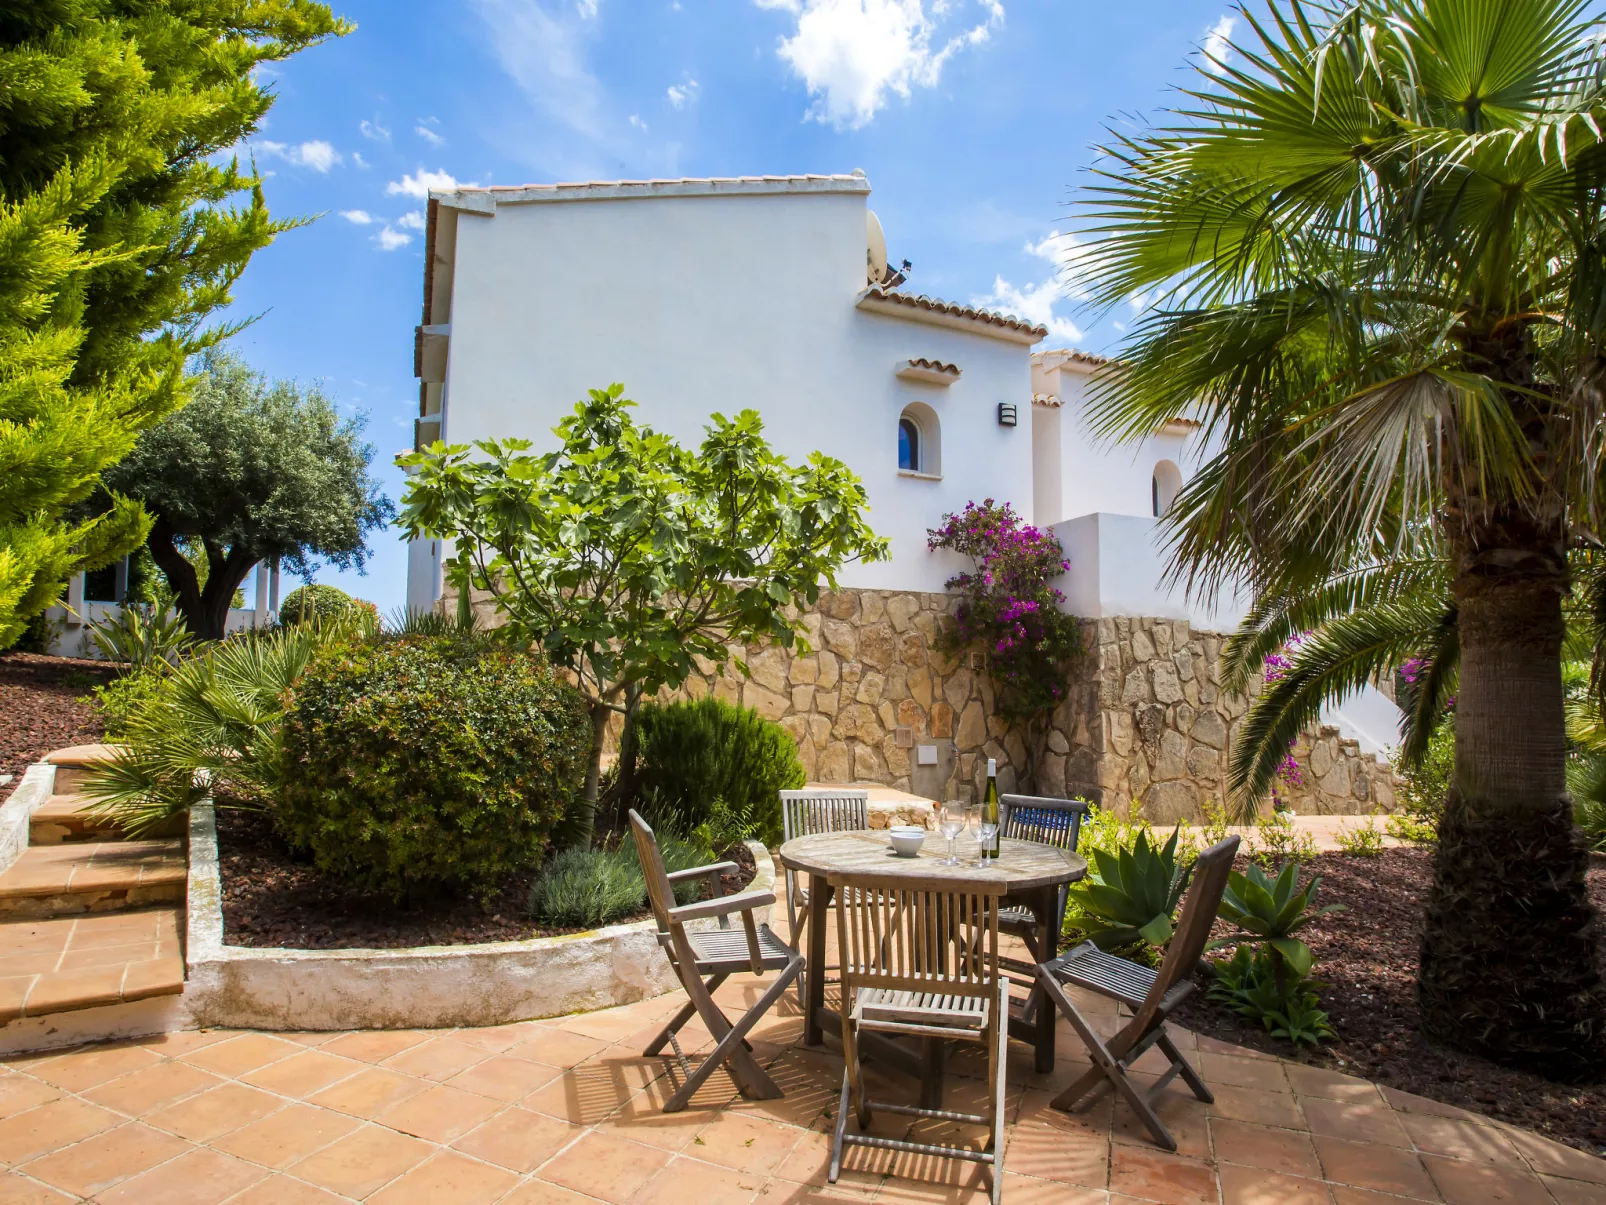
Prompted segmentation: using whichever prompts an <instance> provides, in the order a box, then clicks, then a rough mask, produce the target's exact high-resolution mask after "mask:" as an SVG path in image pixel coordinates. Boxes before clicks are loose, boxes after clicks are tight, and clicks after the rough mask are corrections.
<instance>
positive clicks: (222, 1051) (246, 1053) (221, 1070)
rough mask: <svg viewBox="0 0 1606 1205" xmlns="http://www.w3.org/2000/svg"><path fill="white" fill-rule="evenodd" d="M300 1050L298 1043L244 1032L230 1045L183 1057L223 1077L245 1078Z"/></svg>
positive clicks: (224, 1043)
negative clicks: (249, 1073) (242, 1076)
mask: <svg viewBox="0 0 1606 1205" xmlns="http://www.w3.org/2000/svg"><path fill="white" fill-rule="evenodd" d="M300 1049H301V1047H299V1046H297V1045H296V1044H295V1043H294V1042H286V1041H285V1040H284V1039H283V1038H278V1037H274V1036H273V1035H272V1034H266V1033H243V1034H240V1035H238V1036H237V1037H233V1038H230V1039H229V1040H228V1041H226V1042H216V1043H213V1044H212V1045H210V1046H203V1047H202V1048H201V1049H199V1050H192V1051H190V1052H189V1053H188V1054H186V1055H184V1056H183V1057H184V1061H185V1062H187V1063H193V1064H194V1065H195V1066H197V1067H205V1068H206V1069H207V1070H208V1071H216V1072H217V1073H218V1074H219V1075H230V1076H241V1075H245V1074H246V1073H247V1072H251V1071H255V1070H256V1069H257V1068H258V1067H265V1066H267V1065H268V1064H269V1063H276V1062H278V1061H279V1060H280V1059H283V1058H288V1057H289V1056H290V1055H292V1054H295V1053H297V1052H298V1051H299V1050H300Z"/></svg>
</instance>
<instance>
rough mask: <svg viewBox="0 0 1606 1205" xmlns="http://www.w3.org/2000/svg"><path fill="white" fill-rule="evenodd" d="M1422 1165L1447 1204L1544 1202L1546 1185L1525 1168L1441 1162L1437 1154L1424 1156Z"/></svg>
mask: <svg viewBox="0 0 1606 1205" xmlns="http://www.w3.org/2000/svg"><path fill="white" fill-rule="evenodd" d="M1422 1162H1423V1163H1425V1164H1426V1165H1427V1169H1428V1174H1429V1175H1430V1176H1432V1177H1433V1182H1434V1183H1435V1184H1436V1185H1438V1187H1439V1194H1440V1195H1441V1196H1442V1197H1443V1198H1444V1199H1445V1201H1446V1202H1447V1205H1512V1203H1513V1202H1522V1203H1523V1205H1532V1203H1533V1202H1535V1201H1543V1200H1544V1199H1545V1192H1546V1189H1545V1186H1544V1185H1543V1184H1542V1183H1541V1182H1540V1180H1539V1177H1538V1176H1536V1175H1534V1174H1533V1173H1532V1172H1531V1171H1527V1170H1526V1169H1524V1170H1517V1169H1515V1168H1510V1167H1496V1166H1494V1165H1493V1164H1489V1163H1473V1162H1469V1161H1467V1160H1463V1159H1443V1158H1440V1157H1439V1156H1438V1155H1424V1156H1422Z"/></svg>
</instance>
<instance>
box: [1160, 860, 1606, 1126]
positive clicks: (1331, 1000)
mask: <svg viewBox="0 0 1606 1205" xmlns="http://www.w3.org/2000/svg"><path fill="white" fill-rule="evenodd" d="M1305 874H1306V875H1309V874H1317V875H1320V876H1321V880H1322V882H1321V888H1320V891H1319V898H1318V900H1317V903H1318V905H1326V904H1345V905H1348V911H1346V912H1337V913H1333V914H1331V915H1329V916H1324V917H1322V918H1321V919H1320V920H1318V921H1316V922H1314V923H1313V924H1312V925H1311V927H1310V929H1309V930H1308V931H1307V933H1306V934H1304V936H1305V938H1306V940H1307V942H1308V943H1309V944H1310V947H1311V949H1312V950H1313V951H1314V952H1315V954H1316V975H1317V977H1318V978H1319V979H1321V980H1322V981H1323V983H1324V985H1325V986H1323V987H1322V988H1320V989H1319V990H1320V994H1321V998H1322V1007H1323V1008H1325V1009H1326V1010H1327V1013H1328V1015H1329V1016H1330V1017H1331V1018H1332V1022H1333V1028H1334V1029H1336V1030H1337V1031H1338V1035H1339V1036H1338V1039H1337V1040H1336V1041H1334V1042H1331V1043H1329V1044H1327V1045H1326V1046H1324V1047H1322V1048H1321V1049H1320V1050H1318V1051H1315V1052H1313V1053H1309V1052H1307V1053H1296V1052H1295V1051H1293V1050H1292V1049H1291V1048H1290V1047H1289V1045H1288V1044H1287V1043H1286V1042H1282V1041H1279V1040H1277V1039H1274V1038H1272V1037H1270V1036H1269V1035H1268V1034H1267V1033H1266V1032H1265V1030H1264V1029H1262V1028H1261V1026H1260V1025H1259V1024H1258V1023H1257V1022H1251V1021H1246V1020H1244V1019H1242V1018H1240V1017H1238V1016H1237V1015H1236V1014H1234V1013H1232V1012H1230V1011H1229V1010H1228V1009H1227V1008H1226V1006H1224V1005H1221V1004H1217V1003H1214V1002H1212V1001H1207V1000H1205V999H1204V992H1205V988H1206V987H1207V986H1208V983H1207V982H1206V980H1205V977H1204V976H1203V975H1201V976H1200V982H1199V990H1198V992H1197V993H1196V994H1195V996H1194V997H1193V998H1192V999H1190V1000H1189V1001H1188V1003H1187V1004H1186V1005H1184V1007H1183V1008H1182V1009H1181V1010H1179V1012H1178V1014H1177V1021H1178V1023H1179V1024H1182V1025H1184V1026H1186V1027H1188V1028H1189V1029H1192V1030H1195V1031H1196V1032H1198V1033H1203V1034H1208V1035H1210V1036H1211V1037H1214V1038H1219V1039H1220V1040H1222V1041H1224V1042H1234V1043H1237V1044H1238V1045H1241V1046H1250V1047H1253V1048H1255V1049H1257V1050H1264V1051H1267V1052H1270V1053H1273V1054H1279V1055H1282V1056H1284V1057H1286V1058H1294V1059H1299V1060H1301V1061H1304V1062H1308V1063H1312V1064H1315V1065H1317V1066H1322V1067H1329V1068H1331V1069H1333V1070H1335V1071H1342V1072H1344V1073H1346V1074H1348V1075H1356V1076H1360V1077H1361V1078H1363V1079H1369V1080H1374V1081H1376V1082H1377V1083H1380V1084H1384V1085H1386V1086H1388V1087H1391V1088H1397V1089H1399V1090H1400V1091H1402V1092H1411V1093H1414V1094H1416V1095H1418V1096H1426V1097H1429V1098H1431V1099H1433V1100H1437V1101H1441V1102H1443V1103H1444V1104H1449V1105H1456V1106H1458V1107H1460V1108H1463V1109H1467V1110H1469V1111H1471V1112H1474V1113H1482V1114H1484V1115H1486V1116H1489V1117H1493V1118H1497V1119H1499V1120H1500V1121H1504V1122H1508V1123H1509V1124H1511V1125H1516V1126H1521V1127H1522V1128H1524V1129H1528V1130H1534V1131H1537V1132H1538V1133H1541V1134H1544V1135H1546V1136H1547V1137H1550V1138H1554V1139H1556V1140H1558V1141H1560V1142H1565V1143H1567V1144H1569V1145H1571V1146H1575V1147H1578V1148H1580V1149H1582V1150H1586V1151H1590V1152H1592V1153H1595V1154H1606V1083H1599V1084H1594V1085H1589V1086H1583V1087H1579V1086H1569V1085H1562V1084H1555V1083H1551V1082H1550V1081H1548V1080H1545V1079H1542V1078H1541V1077H1539V1076H1537V1075H1530V1074H1527V1073H1524V1072H1521V1071H1513V1070H1510V1069H1508V1068H1505V1067H1500V1066H1498V1065H1496V1064H1494V1063H1491V1062H1488V1061H1487V1060H1485V1059H1480V1058H1477V1057H1475V1056H1473V1055H1467V1054H1460V1053H1458V1052H1456V1051H1452V1050H1447V1049H1445V1048H1444V1047H1442V1046H1438V1045H1435V1044H1433V1043H1430V1042H1428V1041H1426V1040H1425V1039H1423V1038H1422V1036H1421V1035H1420V1034H1419V1033H1418V1032H1417V1011H1416V971H1417V952H1418V946H1419V944H1420V942H1421V938H1422V910H1423V907H1424V904H1425V901H1426V899H1427V894H1428V888H1429V885H1430V883H1431V881H1432V875H1433V853H1432V851H1431V850H1424V849H1389V850H1385V851H1384V852H1383V853H1382V854H1380V855H1378V856H1376V857H1370V858H1368V857H1357V856H1354V855H1351V854H1344V853H1328V854H1322V855H1321V856H1319V857H1317V858H1316V859H1315V860H1314V861H1313V862H1311V863H1309V864H1307V866H1306V869H1305ZM1589 890H1590V895H1591V897H1592V898H1593V899H1594V902H1595V906H1596V907H1597V908H1598V909H1600V910H1601V912H1602V913H1603V914H1606V864H1603V863H1602V861H1601V860H1600V859H1599V858H1597V859H1596V860H1595V863H1594V865H1593V866H1592V867H1591V870H1590V875H1589ZM1222 935H1225V933H1223V934H1222ZM1602 954H1603V958H1606V925H1603V926H1602Z"/></svg>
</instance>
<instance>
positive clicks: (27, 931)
mask: <svg viewBox="0 0 1606 1205" xmlns="http://www.w3.org/2000/svg"><path fill="white" fill-rule="evenodd" d="M182 915H183V914H182V912H181V911H180V910H179V909H177V908H151V909H146V910H144V911H139V912H114V913H101V914H95V915H88V916H64V917H55V918H52V919H48V920H11V921H0V1025H3V1024H6V1023H9V1022H11V1021H14V1020H16V1019H17V1018H19V1017H39V1016H45V1015H47V1014H50V1013H64V1012H75V1011H77V1010H79V1009H86V1008H99V1007H101V1006H104V1005H114V1004H128V1003H132V1002H133V1001H135V1000H145V999H148V998H150V997H152V996H175V995H177V994H178V993H180V992H182V991H183V990H184V956H183V952H182V950H181V948H180V939H179V931H180V929H181V927H182V926H181V923H180V920H181V917H182Z"/></svg>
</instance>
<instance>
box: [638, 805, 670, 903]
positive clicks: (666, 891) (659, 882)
mask: <svg viewBox="0 0 1606 1205" xmlns="http://www.w3.org/2000/svg"><path fill="white" fill-rule="evenodd" d="M630 831H631V833H633V834H634V835H635V838H636V860H637V861H639V862H640V863H641V877H642V878H644V879H646V880H647V902H648V903H649V904H651V905H652V914H653V916H654V917H655V918H656V919H657V921H658V931H659V932H660V933H668V932H669V930H670V926H671V924H672V922H671V921H670V919H669V910H670V909H671V908H673V907H674V906H675V889H674V887H673V886H671V885H670V882H669V872H668V871H667V870H665V869H664V859H663V855H662V854H660V853H659V852H658V837H657V835H656V834H655V833H654V832H653V831H652V826H651V825H649V824H648V823H647V822H646V821H645V820H643V819H642V818H641V814H640V813H639V812H637V811H636V810H635V808H631V809H630Z"/></svg>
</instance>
